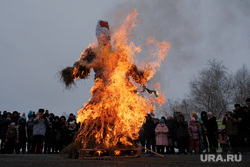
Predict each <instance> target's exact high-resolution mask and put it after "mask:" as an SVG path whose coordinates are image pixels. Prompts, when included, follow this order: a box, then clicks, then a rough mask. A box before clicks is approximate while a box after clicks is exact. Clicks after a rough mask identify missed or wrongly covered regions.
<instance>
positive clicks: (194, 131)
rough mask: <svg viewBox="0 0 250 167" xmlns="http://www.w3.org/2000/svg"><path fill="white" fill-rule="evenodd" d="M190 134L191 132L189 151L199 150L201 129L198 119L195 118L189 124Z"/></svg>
mask: <svg viewBox="0 0 250 167" xmlns="http://www.w3.org/2000/svg"><path fill="white" fill-rule="evenodd" d="M188 134H189V152H190V153H192V152H193V150H194V151H195V153H198V152H199V129H198V127H197V125H196V121H195V119H194V118H192V119H191V120H190V124H189V126H188Z"/></svg>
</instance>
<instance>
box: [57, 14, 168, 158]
mask: <svg viewBox="0 0 250 167" xmlns="http://www.w3.org/2000/svg"><path fill="white" fill-rule="evenodd" d="M137 15H138V13H137V11H136V10H134V11H132V12H131V13H130V14H129V15H128V16H127V17H126V19H125V20H124V22H123V23H122V24H121V25H120V27H119V28H118V29H115V30H113V32H114V33H113V35H112V38H111V34H110V28H109V24H108V22H107V21H102V20H99V21H98V23H97V27H96V36H97V41H98V44H95V43H93V44H90V45H89V46H88V48H87V49H86V50H85V51H84V52H82V55H81V57H80V58H79V60H78V61H76V62H75V63H74V65H73V67H66V68H65V69H63V70H62V71H61V78H62V81H63V83H64V84H65V86H66V87H67V88H70V87H71V86H72V85H74V84H75V81H76V80H77V79H85V78H87V76H88V75H89V74H90V71H91V69H93V71H94V72H95V84H94V86H93V87H92V89H91V94H92V97H91V98H90V99H89V101H88V103H87V104H84V106H83V107H82V108H81V109H80V110H79V111H78V112H77V122H80V123H81V127H80V129H79V131H78V135H77V137H76V138H75V140H74V143H73V144H74V146H76V148H77V150H78V152H81V150H84V149H95V150H116V154H117V152H119V149H122V148H130V147H131V148H132V147H134V141H135V140H136V139H137V138H138V136H139V134H138V132H139V130H140V128H141V126H142V124H143V123H144V122H145V116H146V115H147V113H148V112H149V111H150V110H151V109H152V107H154V106H155V105H156V104H159V105H162V104H163V103H164V96H163V94H162V93H160V92H159V90H160V84H159V83H156V85H155V87H154V88H151V89H154V90H150V89H149V88H147V82H148V81H149V80H150V79H151V78H152V77H153V76H154V74H155V73H156V71H157V70H158V69H159V66H160V63H161V62H162V61H163V60H164V58H165V57H166V55H167V52H168V50H169V47H170V44H169V43H167V42H165V41H163V42H158V41H156V40H154V39H153V38H148V40H147V44H148V45H149V46H150V47H151V48H153V49H152V50H153V52H152V53H149V55H151V56H152V61H150V62H149V63H141V64H140V65H136V64H135V63H136V62H135V61H136V59H135V58H136V55H137V54H139V53H140V52H141V50H142V49H141V47H140V46H135V45H134V43H133V42H131V41H130V40H129V33H130V31H131V30H132V28H134V27H135V26H136V23H137V22H138V20H137ZM111 39H112V40H111ZM145 90H147V92H148V93H150V94H147V93H143V92H146V91H145ZM117 150H118V151H117ZM100 152H101V151H99V152H98V153H99V154H100Z"/></svg>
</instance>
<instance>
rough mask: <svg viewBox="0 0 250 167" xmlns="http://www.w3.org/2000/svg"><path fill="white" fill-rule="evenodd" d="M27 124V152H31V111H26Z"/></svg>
mask: <svg viewBox="0 0 250 167" xmlns="http://www.w3.org/2000/svg"><path fill="white" fill-rule="evenodd" d="M26 126H27V134H28V137H27V149H28V154H30V153H32V144H33V114H32V111H29V113H28V121H27V123H26Z"/></svg>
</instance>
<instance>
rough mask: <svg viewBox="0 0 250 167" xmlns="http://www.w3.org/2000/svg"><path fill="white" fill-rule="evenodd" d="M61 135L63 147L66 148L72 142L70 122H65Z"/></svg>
mask: <svg viewBox="0 0 250 167" xmlns="http://www.w3.org/2000/svg"><path fill="white" fill-rule="evenodd" d="M61 136H62V147H63V148H65V147H67V146H68V145H69V144H70V142H72V141H71V139H70V131H69V123H68V122H65V123H64V125H63V126H62V130H61Z"/></svg>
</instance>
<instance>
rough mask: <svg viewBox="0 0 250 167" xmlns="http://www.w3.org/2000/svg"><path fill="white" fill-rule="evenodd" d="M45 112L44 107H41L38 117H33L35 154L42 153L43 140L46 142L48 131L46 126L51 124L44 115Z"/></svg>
mask: <svg viewBox="0 0 250 167" xmlns="http://www.w3.org/2000/svg"><path fill="white" fill-rule="evenodd" d="M43 113H44V109H39V110H38V115H37V117H36V118H35V119H33V123H34V126H33V137H34V143H33V147H32V149H33V152H34V153H35V154H36V153H38V154H39V153H42V149H43V142H44V137H45V133H46V126H48V125H49V124H50V123H49V120H48V119H47V118H44V117H43Z"/></svg>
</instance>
